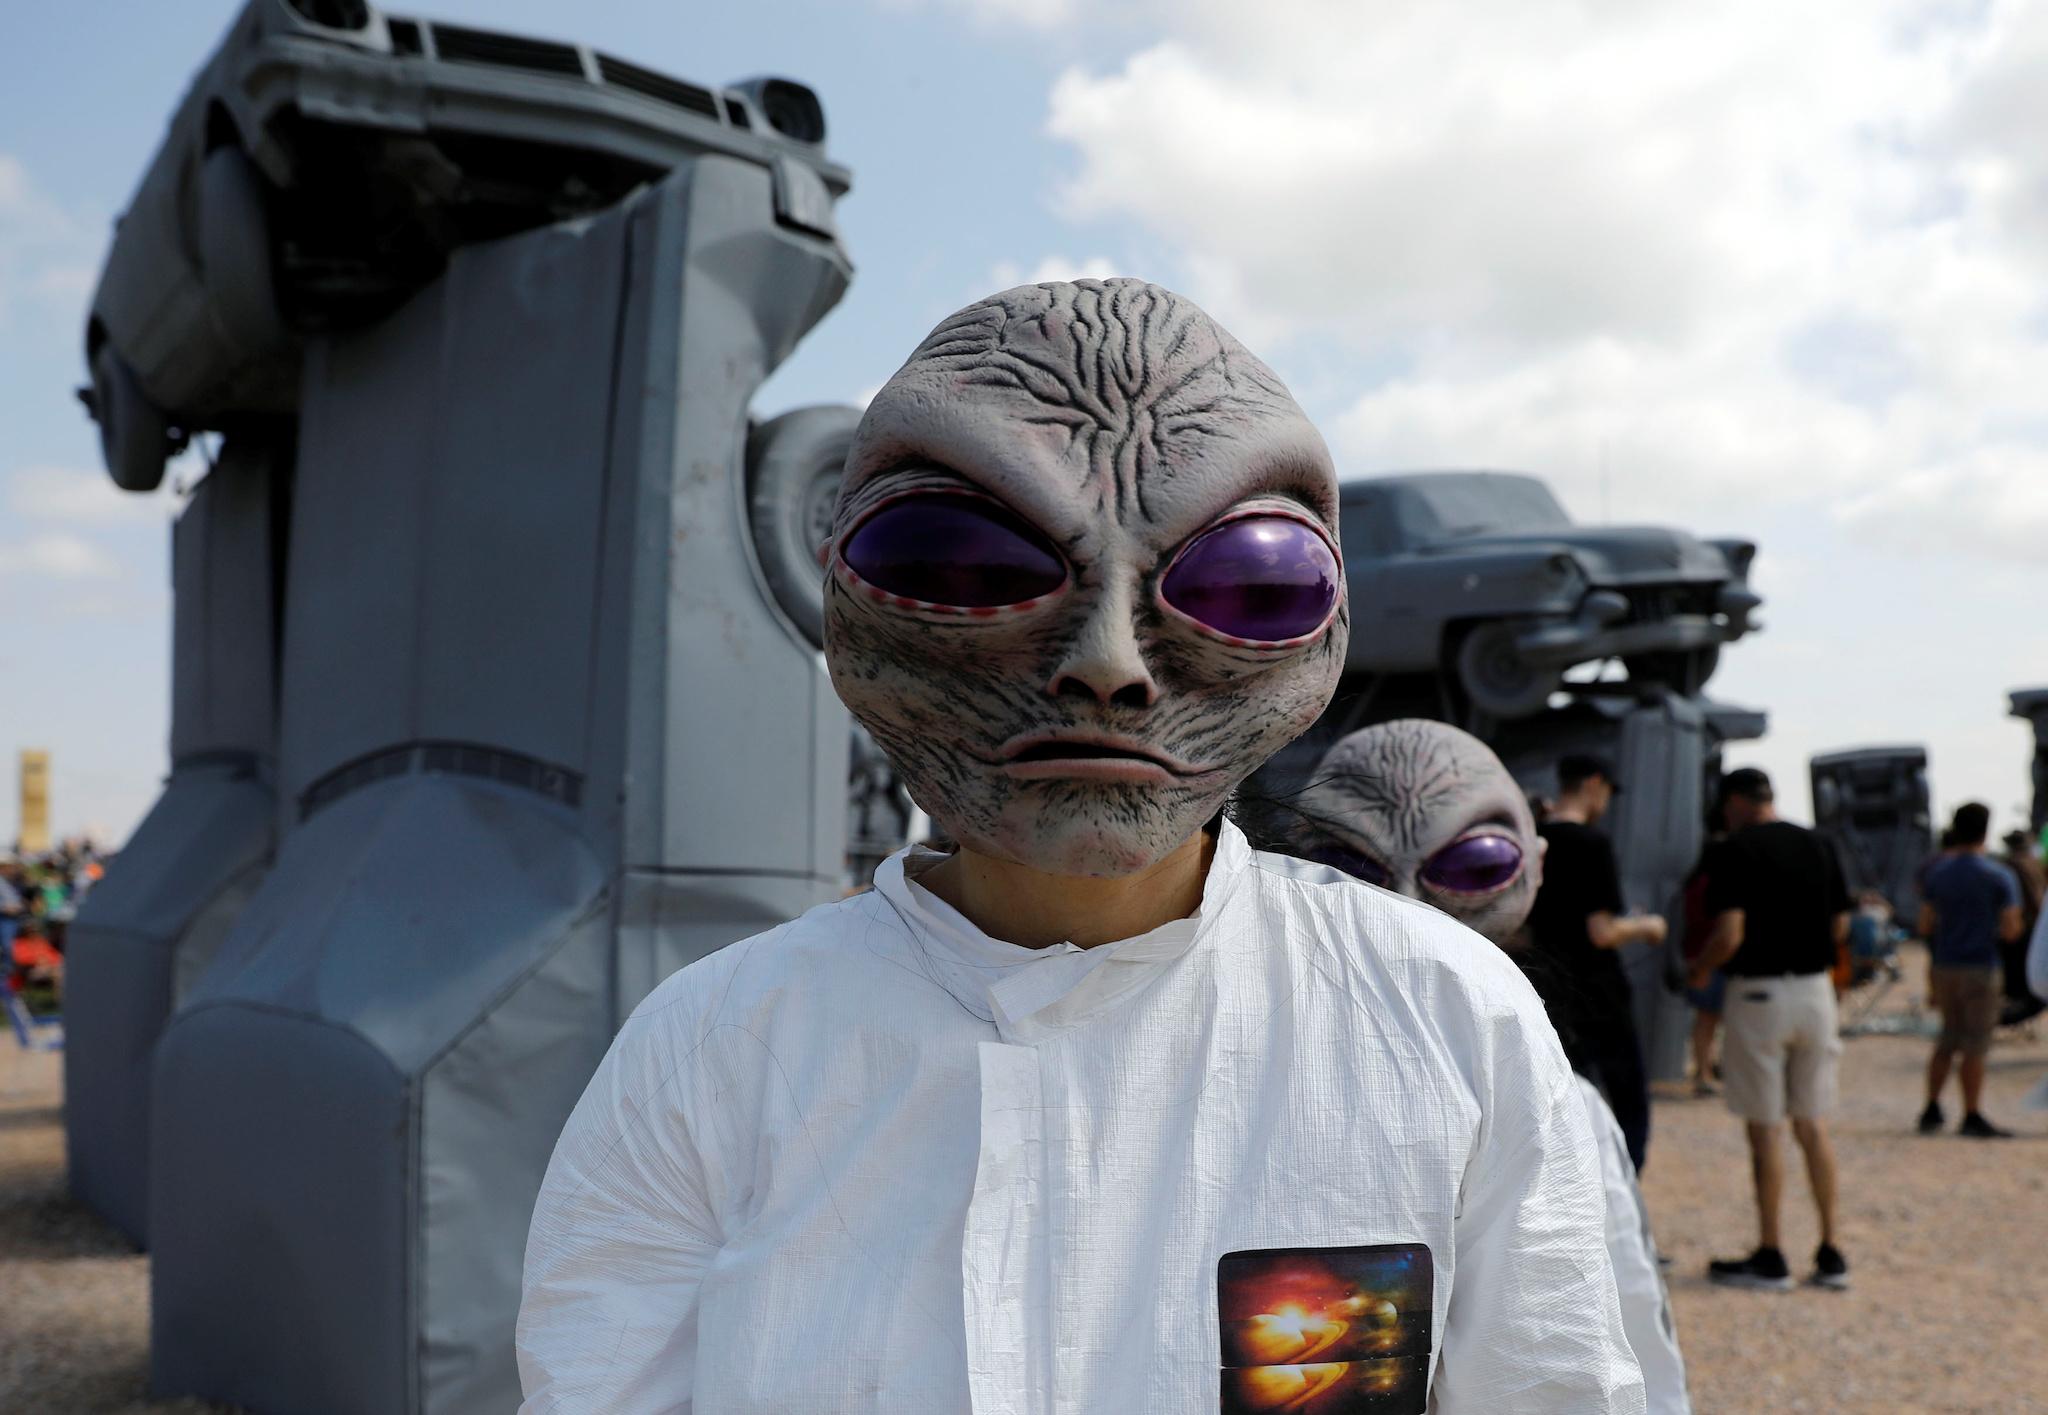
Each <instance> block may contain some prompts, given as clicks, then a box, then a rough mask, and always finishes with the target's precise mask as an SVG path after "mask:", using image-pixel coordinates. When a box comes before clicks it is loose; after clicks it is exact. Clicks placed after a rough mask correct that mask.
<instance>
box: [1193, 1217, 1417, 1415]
mask: <svg viewBox="0 0 2048 1415" xmlns="http://www.w3.org/2000/svg"><path fill="white" fill-rule="evenodd" d="M1434 1283H1435V1272H1434V1268H1433V1265H1432V1263H1431V1260H1430V1255H1429V1247H1428V1245H1427V1244H1423V1243H1382V1244H1376V1245H1373V1246H1370V1247H1362V1248H1257V1249H1250V1250H1247V1251H1244V1252H1239V1253H1226V1254H1224V1255H1223V1257H1222V1259H1221V1260H1220V1261H1219V1262H1218V1263H1217V1264H1216V1313H1217V1319H1218V1324H1219V1326H1220V1328H1221V1332H1220V1335H1221V1338H1222V1349H1223V1372H1222V1377H1223V1415H1266V1412H1269V1411H1289V1412H1295V1415H1422V1411H1423V1408H1424V1406H1425V1404H1426V1403H1427V1401H1428V1397H1429V1355H1430V1328H1431V1321H1432V1317H1431V1311H1430V1299H1431V1296H1432V1293H1433V1288H1434Z"/></svg>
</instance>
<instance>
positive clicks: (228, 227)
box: [199, 147, 285, 358]
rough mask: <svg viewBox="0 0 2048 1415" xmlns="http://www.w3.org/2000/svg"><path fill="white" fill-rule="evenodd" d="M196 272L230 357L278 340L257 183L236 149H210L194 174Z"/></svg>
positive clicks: (266, 221) (280, 327)
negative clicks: (196, 187)
mask: <svg viewBox="0 0 2048 1415" xmlns="http://www.w3.org/2000/svg"><path fill="white" fill-rule="evenodd" d="M199 269H200V274H201V278H202V279H203V280H204V281H205V284H206V297H207V302H208V304H209V305H210V306H211V308H212V311H213V316H214V319H215V321H216V322H217V323H218V324H219V325H220V328H221V331H222V332H223V333H224V334H226V335H227V337H228V342H229V343H230V344H232V345H233V346H234V352H235V355H236V357H238V358H247V357H249V356H251V355H253V354H260V353H262V352H263V351H264V350H266V349H268V348H270V347H271V346H273V345H275V344H277V343H279V342H280V341H281V340H283V338H284V337H285V328H284V319H283V316H282V315H280V314H279V313H278V304H277V276H276V272H275V269H274V267H273V264H272V257H271V250H270V213H269V211H268V210H267V209H266V208H265V206H264V204H263V179H262V178H261V177H259V176H258V175H257V173H256V165H255V164H254V163H253V162H251V161H250V160H249V159H248V157H247V155H245V154H244V153H242V152H241V151H240V150H239V149H236V148H232V147H222V148H216V149H214V150H213V151H212V152H211V153H209V154H208V155H207V158H206V162H205V164H204V165H203V166H202V167H201V168H200V170H199Z"/></svg>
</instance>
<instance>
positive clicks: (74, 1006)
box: [64, 438, 288, 1244]
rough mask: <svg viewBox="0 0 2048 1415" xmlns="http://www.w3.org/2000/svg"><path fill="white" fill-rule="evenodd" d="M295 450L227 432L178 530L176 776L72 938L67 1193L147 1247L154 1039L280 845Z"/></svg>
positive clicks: (69, 949) (81, 914) (174, 566)
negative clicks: (280, 648) (281, 690)
mask: <svg viewBox="0 0 2048 1415" xmlns="http://www.w3.org/2000/svg"><path fill="white" fill-rule="evenodd" d="M287 462H288V458H286V457H283V456H280V455H276V454H274V453H273V451H272V450H271V449H270V448H269V447H268V446H266V445H265V444H263V443H261V442H258V441H256V440H254V439H251V438H238V439H236V440H233V441H231V442H230V443H229V444H228V445H227V446H226V447H225V448H224V449H223V450H222V453H221V456H220V460H219V462H218V464H217V465H216V466H215V467H214V469H213V471H212V472H211V473H210V474H209V475H208V476H207V477H206V478H205V480H203V481H201V482H200V483H199V485H198V486H197V487H196V488H195V489H194V491H193V493H192V496H191V499H190V501H189V502H188V504H187V505H186V507H185V510H184V512H183V514H182V515H181V516H180V517H179V518H178V522H177V524H176V526H175V528H174V529H173V531H172V542H171V543H172V584H173V588H174V594H173V598H172V639H173V648H174V651H173V657H172V695H171V760H172V773H171V778H170V781H169V782H168V783H167V784H166V785H165V788H164V794H163V795H162V796H161V797H160V798H159V799H158V800H157V803H156V804H155V805H154V806H153V807H151V809H150V813H149V815H148V816H147V817H145V818H144V820H143V822H142V824H141V825H140V826H138V827H137V828H136V830H135V833H134V834H133V835H132V836H131V837H130V838H129V840H128V842H127V844H126V845H125V846H124V847H123V849H122V851H121V855H120V859H119V860H118V861H117V862H116V863H115V866H114V868H113V869H112V870H111V871H109V873H108V875H107V878H106V879H105V880H104V881H102V882H101V883H100V885H99V886H98V887H97V888H95V889H94V890H93V892H92V894H91V895H90V896H89V897H88V898H87V900H86V902H85V904H84V906H83V907H82V908H81V909H80V911H79V917H78V918H77V920H76V921H74V923H73V924H72V926H71V930H70V935H69V939H68V944H67V958H66V977H65V999H64V1011H65V1030H66V1033H67V1040H68V1043H69V1044H68V1046H67V1047H66V1049H65V1055H64V1070H65V1098H66V1104H65V1112H64V1123H65V1132H66V1138H67V1141H68V1143H69V1154H70V1184H71V1190H72V1192H73V1193H74V1194H76V1195H77V1196H78V1198H79V1199H80V1201H81V1202H83V1203H85V1204H86V1205H88V1206H89V1207H91V1208H92V1209H94V1210H96V1211H97V1212H98V1213H100V1214H101V1216H103V1217H104V1218H106V1219H107V1220H108V1221H109V1222H110V1223H112V1224H113V1225H114V1226H115V1227H116V1228H118V1229H120V1230H121V1231H122V1233H124V1234H125V1235H127V1237H128V1238H129V1239H130V1240H132V1241H133V1242H135V1243H137V1244H145V1243H147V1242H148V1241H149V1215H148V1183H149V1094H150V1088H149V1067H150V1061H151V1057H152V1055H153V1054H154V1049H155V1047H156V1043H157V1038H158V1036H159V1035H160V1034H161V1032H162V1030H163V1027H164V1023H165V1020H166V1019H167V1018H168V1017H169V1015H170V1013H171V1010H172V1008H173V1007H175V1006H176V1005H177V1002H178V1000H179V995H180V993H181V991H182V989H183V988H184V987H185V986H186V985H187V984H188V983H189V982H190V980H191V979H192V978H193V977H195V976H196V975H197V974H198V973H199V972H200V971H202V970H203V969H204V967H205V966H206V963H207V961H208V960H209V959H210V958H211V956H212V954H213V952H214V950H215V949H216V948H217V947H218V946H219V944H220V941H221V939H222V937H223V935H224V933H225V930H226V926H227V925H228V924H230V923H232V921H233V919H234V916H235V915H236V913H237V912H239V910H240V908H241V906H242V904H243V903H244V902H245V901H246V900H247V898H248V897H249V894H250V892H251V890H252V889H253V888H254V885H255V882H256V880H258V879H259V878H260V877H261V875H262V872H263V870H264V869H265V868H266V866H267V863H268V860H269V857H270V852H271V849H272V846H273V843H274V822H275V818H276V800H275V797H274V795H273V794H272V790H271V785H270V780H269V777H270V771H271V762H272V760H273V758H274V755H275V751H276V746H275V742H274V740H273V737H272V733H273V731H274V725H275V716H274V704H275V699H276V692H275V686H274V685H275V651H274V646H273V638H272V628H273V617H272V611H271V605H272V603H273V601H274V598H275V587H274V581H273V555H274V547H273V544H272V520H273V517H272V504H273V498H274V497H275V496H276V495H277V494H278V481H277V478H278V477H279V476H281V475H284V473H285V466H284V464H285V463H287Z"/></svg>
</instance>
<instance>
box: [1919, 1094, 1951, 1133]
mask: <svg viewBox="0 0 2048 1415" xmlns="http://www.w3.org/2000/svg"><path fill="white" fill-rule="evenodd" d="M1946 1118H1947V1117H1946V1116H1944V1115H1943V1114H1942V1113H1941V1102H1940V1101H1929V1102H1928V1103H1927V1109H1925V1110H1923V1111H1921V1112H1920V1133H1921V1134H1922V1135H1932V1134H1933V1133H1934V1132H1935V1131H1937V1130H1939V1129H1941V1122H1942V1121H1943V1120H1945V1119H1946Z"/></svg>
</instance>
